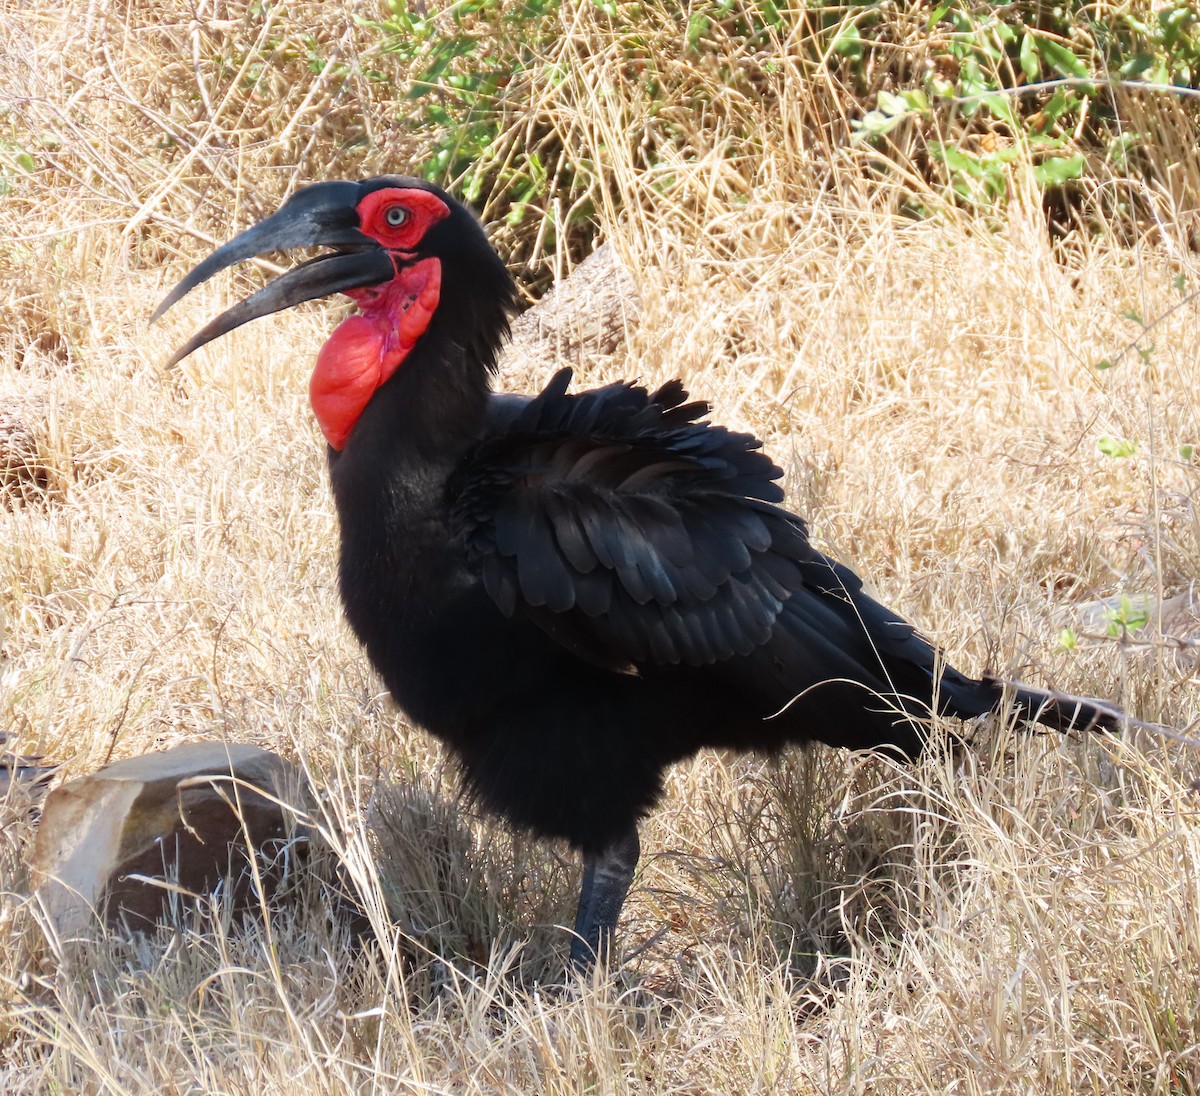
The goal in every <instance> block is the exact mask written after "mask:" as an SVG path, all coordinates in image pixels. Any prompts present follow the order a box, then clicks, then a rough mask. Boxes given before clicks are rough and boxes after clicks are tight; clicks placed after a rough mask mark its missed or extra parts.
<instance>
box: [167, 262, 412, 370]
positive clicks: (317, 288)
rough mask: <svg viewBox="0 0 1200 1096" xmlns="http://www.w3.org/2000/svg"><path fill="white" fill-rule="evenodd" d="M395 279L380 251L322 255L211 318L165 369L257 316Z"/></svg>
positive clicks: (389, 265) (172, 357)
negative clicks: (302, 302)
mask: <svg viewBox="0 0 1200 1096" xmlns="http://www.w3.org/2000/svg"><path fill="white" fill-rule="evenodd" d="M235 261H236V260H235ZM395 276H396V268H395V267H394V266H393V265H392V260H391V258H390V256H389V255H388V253H387V252H386V251H384V250H383V248H380V247H376V248H375V250H373V251H363V252H351V253H350V254H334V255H322V256H320V257H319V258H316V259H313V260H311V261H310V262H307V263H304V264H303V265H302V266H298V267H296V269H295V270H289V271H288V272H287V273H286V274H281V275H280V276H279V277H278V278H276V279H275V280H274V281H273V282H268V283H267V284H266V285H264V286H263V287H262V289H260V290H259V291H258V292H257V293H255V294H253V295H252V296H249V297H247V298H246V299H245V300H244V301H238V303H237V304H235V305H234V306H233V307H232V308H229V309H226V310H225V311H224V312H222V313H221V314H220V315H219V316H217V317H215V318H214V319H211V320H209V321H208V323H206V324H205V325H204V326H203V327H202V328H201V329H200V330H199V331H197V332H196V334H194V335H193V336H192V337H191V338H190V339H188V341H187V342H186V343H184V345H183V346H181V347H180V348H179V349H178V350H176V351H175V353H174V354H172V355H171V359H170V361H168V362H167V368H168V369H170V368H171V367H172V366H174V365H178V364H179V363H180V362H181V361H183V359H184V358H186V357H187V356H188V355H189V354H190V353H192V351H193V350H199V349H200V347H202V346H203V345H204V344H205V343H208V342H212V340H213V339H216V338H220V336H222V335H224V334H225V333H226V332H229V331H232V330H233V329H234V328H235V327H241V326H242V324H244V323H248V322H249V321H250V320H256V319H258V317H259V316H269V315H270V314H271V313H272V312H282V311H283V310H284V309H285V308H291V307H292V305H295V304H299V303H300V302H301V301H311V300H315V299H316V298H317V297H328V296H329V295H330V294H332V293H344V292H345V291H346V290H347V289H360V288H362V287H363V286H368V285H379V284H380V283H381V282H387V281H390V280H391V279H392V278H394V277H395Z"/></svg>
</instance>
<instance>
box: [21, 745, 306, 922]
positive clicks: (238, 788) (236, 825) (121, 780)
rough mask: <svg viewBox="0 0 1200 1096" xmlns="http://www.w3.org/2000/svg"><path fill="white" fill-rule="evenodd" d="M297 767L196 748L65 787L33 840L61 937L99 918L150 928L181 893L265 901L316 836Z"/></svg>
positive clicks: (119, 765) (41, 894)
mask: <svg viewBox="0 0 1200 1096" xmlns="http://www.w3.org/2000/svg"><path fill="white" fill-rule="evenodd" d="M309 801H310V800H309V797H308V795H307V794H306V791H305V789H304V786H303V784H302V781H301V778H300V776H299V774H298V772H297V771H296V769H295V767H294V766H292V765H290V764H289V763H288V762H286V761H284V760H283V758H281V757H279V756H278V755H276V754H273V753H270V752H269V751H267V750H262V749H259V748H257V747H255V746H246V745H234V744H226V743H224V742H195V743H189V744H186V745H182V746H176V747H175V748H173V749H170V750H166V751H164V752H162V753H155V754H144V755H143V756H141V757H134V758H130V759H128V760H126V761H118V762H116V763H115V764H112V765H108V766H106V767H105V768H103V769H101V770H99V771H98V772H95V773H92V774H91V775H90V776H84V777H80V778H79V779H77V780H72V781H70V782H68V783H66V784H63V785H61V786H59V787H58V788H55V789H54V791H52V792H51V793H50V795H49V796H47V798H46V803H45V807H44V808H43V813H42V820H41V823H40V825H39V826H38V832H37V838H36V841H35V843H34V850H33V859H32V867H33V871H34V879H35V882H36V884H37V890H36V892H35V897H36V898H37V900H38V901H39V903H40V904H41V906H42V908H43V910H44V911H45V912H46V914H47V916H48V917H49V919H50V922H51V923H52V924H53V926H54V928H55V929H56V931H57V932H58V933H59V935H61V936H72V935H76V934H78V933H80V932H83V931H85V930H86V929H87V928H88V927H89V925H91V924H93V923H94V921H95V919H96V918H97V917H99V918H101V919H102V920H103V921H104V923H105V924H106V925H107V926H108V927H110V928H115V927H118V926H120V925H122V924H124V925H126V926H128V927H129V928H132V929H142V930H144V929H150V928H153V926H154V924H155V923H156V922H157V921H159V920H161V919H162V918H163V917H164V915H166V914H167V913H168V912H169V911H170V908H171V905H172V903H174V902H177V901H178V900H179V898H180V897H183V898H184V899H188V898H192V897H197V896H203V895H210V894H212V893H214V892H215V891H217V890H218V889H219V888H222V887H227V888H229V890H230V891H231V892H232V894H231V900H232V902H233V904H234V906H235V908H241V909H247V908H251V907H252V906H254V905H256V903H257V897H256V895H255V891H254V887H253V885H252V883H253V873H252V872H251V871H250V857H251V856H252V855H253V854H252V853H251V851H250V850H251V849H253V850H255V851H256V852H257V854H258V864H259V873H258V874H259V878H260V879H261V880H262V884H263V889H264V890H266V891H268V894H267V895H266V897H268V898H269V897H270V892H272V891H274V890H275V889H276V888H277V887H278V886H279V884H280V882H281V881H282V876H283V868H282V862H283V861H286V860H288V859H289V858H288V857H286V856H282V855H280V854H281V853H282V852H283V851H284V846H285V845H286V844H287V842H288V841H289V839H290V838H295V837H296V836H299V837H301V838H304V837H306V830H305V827H304V826H302V825H300V824H299V823H298V821H297V817H296V816H297V809H298V808H302V807H303V806H304V805H305V804H307V803H308V802H309Z"/></svg>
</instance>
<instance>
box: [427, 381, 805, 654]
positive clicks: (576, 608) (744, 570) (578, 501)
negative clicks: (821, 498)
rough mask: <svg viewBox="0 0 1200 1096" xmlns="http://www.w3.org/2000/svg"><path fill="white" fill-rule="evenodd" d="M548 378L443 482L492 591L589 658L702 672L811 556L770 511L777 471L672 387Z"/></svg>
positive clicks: (765, 611) (750, 642)
mask: <svg viewBox="0 0 1200 1096" xmlns="http://www.w3.org/2000/svg"><path fill="white" fill-rule="evenodd" d="M570 379H571V371H570V370H569V369H564V370H562V371H560V372H559V373H557V374H556V375H555V376H554V378H553V379H552V380H551V382H550V384H549V385H548V386H547V387H546V389H545V390H544V391H543V392H542V393H541V394H540V395H539V396H537V397H536V398H534V399H532V400H530V401H529V402H528V403H527V404H526V405H525V406H524V407H523V408H522V409H521V410H520V411H519V413H517V414H516V415H506V416H504V417H503V419H502V420H498V421H497V424H496V425H497V427H498V429H497V432H495V433H494V434H492V435H491V436H490V437H488V438H487V439H486V440H485V441H484V442H482V443H481V444H480V445H479V447H478V448H477V449H476V450H475V451H474V452H473V453H472V454H471V455H470V456H469V457H468V458H467V460H466V461H465V462H464V463H463V465H462V466H461V467H460V469H459V471H458V474H457V475H456V476H455V477H454V479H453V480H452V482H451V485H450V492H451V499H450V502H451V507H452V513H453V521H454V524H455V528H456V531H457V533H458V535H459V536H461V537H462V539H463V543H464V545H465V548H466V552H467V557H468V560H469V562H470V563H471V565H472V566H473V567H474V568H475V569H476V570H477V572H478V573H479V575H480V576H481V578H482V580H483V583H484V586H485V587H486V589H487V592H488V594H489V595H490V596H491V597H492V599H493V600H494V601H495V603H496V604H497V605H498V606H499V607H500V609H501V610H502V611H503V612H504V613H505V614H506V615H508V616H513V615H521V616H523V617H525V618H526V619H529V620H531V621H533V622H534V623H536V624H537V625H538V626H539V627H541V628H542V629H543V630H544V631H546V632H547V633H548V634H550V635H551V636H553V637H554V638H555V639H556V640H557V641H558V642H560V643H562V644H563V645H564V646H566V647H568V648H569V649H570V650H572V651H574V652H575V653H576V654H577V655H579V656H580V657H582V658H585V659H587V660H589V661H591V662H594V663H597V664H599V665H602V666H607V667H610V668H613V669H628V668H629V667H630V666H631V665H635V664H637V663H657V664H681V663H682V664H685V665H691V666H701V665H705V664H708V663H712V662H716V661H719V660H722V659H727V658H730V657H732V656H733V655H737V654H747V653H749V652H750V651H752V650H754V649H755V648H756V647H758V646H760V645H762V644H763V643H765V642H766V641H767V640H768V639H769V638H770V635H771V632H772V630H773V628H774V626H775V622H776V620H777V618H778V617H779V614H780V611H781V609H782V607H783V605H784V604H785V603H786V602H787V600H788V599H789V597H790V596H791V595H792V593H793V592H794V591H795V590H797V589H798V588H800V587H801V586H802V585H803V584H804V579H805V576H804V564H805V562H806V561H811V560H813V559H814V558H819V557H817V556H816V553H815V552H814V551H813V549H812V548H811V547H810V546H809V543H808V539H807V536H806V533H805V528H804V524H803V522H801V520H800V519H799V518H797V517H795V516H794V515H792V514H789V513H787V512H786V511H784V510H782V509H780V508H779V507H778V506H776V505H774V504H775V503H777V502H779V501H781V500H782V498H783V491H782V490H781V488H780V487H779V485H778V484H777V483H776V482H775V481H776V480H778V479H779V477H780V475H781V474H782V473H781V472H780V470H779V468H778V467H777V466H776V465H775V464H774V463H773V462H772V461H771V460H770V459H769V458H767V457H766V456H764V455H763V454H762V453H760V452H759V451H758V450H759V442H758V440H757V439H756V438H754V437H752V436H751V435H749V434H739V433H734V432H732V431H729V430H725V429H723V428H721V427H719V426H714V425H712V424H710V423H707V422H703V421H701V419H702V416H704V415H705V414H706V413H707V411H708V407H707V405H705V404H703V403H689V402H686V401H687V393H686V392H685V391H684V389H683V386H682V385H681V384H680V383H679V382H678V381H673V382H671V383H668V384H666V385H664V386H663V387H662V388H660V389H659V390H658V391H656V392H654V393H653V394H651V393H648V392H647V391H646V390H645V389H644V388H640V387H638V386H635V385H632V384H614V385H609V386H607V387H605V388H600V389H596V390H593V391H588V392H582V393H577V394H571V395H568V394H567V392H566V389H567V385H568V383H569V382H570Z"/></svg>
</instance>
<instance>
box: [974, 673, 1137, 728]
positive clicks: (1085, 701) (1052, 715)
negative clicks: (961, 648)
mask: <svg viewBox="0 0 1200 1096" xmlns="http://www.w3.org/2000/svg"><path fill="white" fill-rule="evenodd" d="M985 680H986V681H988V682H989V683H990V684H993V685H995V686H996V688H997V689H1005V690H1009V691H1010V695H1011V696H1012V699H1013V702H1014V703H1015V704H1016V706H1017V707H1018V708H1019V709H1020V710H1021V714H1022V715H1023V716H1024V717H1025V718H1026V719H1029V720H1031V721H1032V722H1034V723H1041V724H1042V725H1043V726H1046V727H1050V728H1052V729H1053V730H1056V731H1061V732H1062V733H1064V734H1065V733H1066V732H1068V731H1080V732H1083V733H1088V732H1091V731H1106V732H1110V733H1115V732H1117V731H1120V730H1121V728H1122V726H1123V725H1124V724H1125V723H1126V722H1128V717H1127V716H1126V715H1125V713H1124V712H1122V711H1121V710H1120V708H1117V707H1115V706H1114V705H1112V704H1108V703H1106V702H1105V701H1102V700H1096V699H1094V698H1092V697H1085V696H1074V695H1072V694H1071V693H1060V692H1058V691H1057V690H1055V689H1039V688H1038V687H1037V686H1034V685H1023V684H1022V683H1021V682H1019V681H1004V680H1002V679H1000V678H986V679H985Z"/></svg>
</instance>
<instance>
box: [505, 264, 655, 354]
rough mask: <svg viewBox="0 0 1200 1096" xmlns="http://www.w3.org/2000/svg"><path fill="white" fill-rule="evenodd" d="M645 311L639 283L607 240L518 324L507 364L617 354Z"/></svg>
mask: <svg viewBox="0 0 1200 1096" xmlns="http://www.w3.org/2000/svg"><path fill="white" fill-rule="evenodd" d="M640 315H641V298H640V296H639V294H638V288H637V282H635V281H634V279H633V277H632V276H631V275H630V273H629V271H628V270H626V269H625V267H624V265H623V264H622V263H621V260H620V257H619V256H618V255H617V253H616V251H615V250H614V249H613V247H612V245H611V244H607V243H606V244H601V245H600V247H598V248H597V249H596V250H595V251H593V252H592V253H591V254H590V255H589V256H588V257H587V258H586V259H584V260H583V262H581V263H580V264H579V265H578V266H577V267H576V268H575V269H574V270H573V271H571V273H570V275H569V276H568V277H566V278H564V279H563V280H562V281H561V282H557V283H555V285H554V286H553V287H552V288H551V289H550V290H549V292H547V293H546V295H545V296H544V297H542V299H541V300H539V301H538V302H537V303H536V304H534V305H531V306H530V307H529V308H528V309H527V310H526V311H525V312H522V313H521V315H519V316H518V317H517V318H516V319H515V320H513V324H512V340H511V341H510V343H509V345H508V346H507V348H506V349H505V351H504V365H505V366H507V365H509V364H510V363H512V364H519V363H520V362H522V361H523V360H530V361H539V362H544V361H554V360H556V359H557V360H559V361H563V362H567V363H571V364H580V363H583V362H585V361H587V360H588V359H589V358H592V357H594V356H596V355H597V354H615V353H616V352H617V351H618V350H619V349H620V348H621V346H622V345H623V344H624V342H625V340H626V337H627V336H628V334H629V332H630V331H631V330H632V329H633V328H634V327H635V326H636V325H637V322H638V317H639V316H640Z"/></svg>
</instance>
